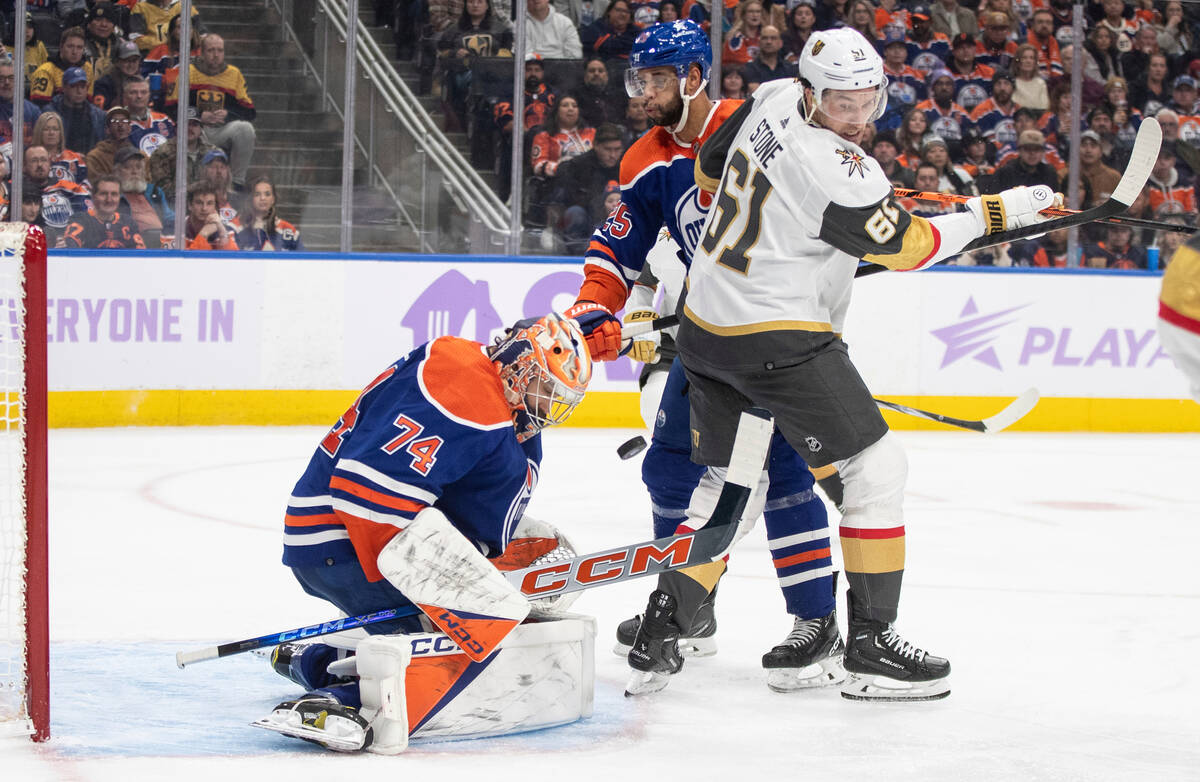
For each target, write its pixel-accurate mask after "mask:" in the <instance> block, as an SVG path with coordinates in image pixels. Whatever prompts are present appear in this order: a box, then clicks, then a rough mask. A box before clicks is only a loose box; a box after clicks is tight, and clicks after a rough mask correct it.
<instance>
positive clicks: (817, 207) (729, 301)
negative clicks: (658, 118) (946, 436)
mask: <svg viewBox="0 0 1200 782" xmlns="http://www.w3.org/2000/svg"><path fill="white" fill-rule="evenodd" d="M886 85H887V82H886V78H885V76H884V74H883V63H882V60H880V58H879V55H878V54H877V53H876V51H875V49H874V47H873V46H872V44H871V43H870V42H868V41H867V40H866V39H865V38H863V37H862V36H861V35H860V34H859V33H857V32H855V31H853V30H850V29H839V30H827V31H821V32H817V33H814V34H813V35H812V37H810V38H809V40H808V42H807V44H806V45H805V47H804V51H803V53H802V55H801V59H800V78H799V79H798V80H778V81H773V82H768V83H766V84H764V85H762V86H761V87H760V88H759V89H758V91H757V92H756V93H755V94H754V96H753V98H751V99H750V100H748V101H747V102H746V103H745V104H743V106H742V107H741V108H740V109H739V111H738V112H737V113H736V114H735V115H734V116H732V117H730V119H729V120H728V121H727V122H726V123H725V124H724V125H722V127H721V128H720V129H719V130H718V131H717V133H715V134H714V135H713V137H712V138H710V139H709V140H708V141H707V142H706V143H705V146H704V147H703V149H702V150H701V152H700V156H699V158H698V159H697V164H696V171H697V174H696V176H697V179H698V180H699V181H705V182H706V183H708V184H715V185H717V186H716V187H715V188H714V189H715V190H716V191H717V200H716V203H715V204H714V205H713V208H712V209H711V210H710V211H709V214H708V219H707V222H706V224H705V231H704V234H703V238H702V239H701V241H700V246H699V248H698V249H697V251H696V254H695V257H694V260H693V263H692V266H691V270H690V272H689V275H688V288H687V295H686V299H685V302H684V306H683V310H682V312H683V318H682V319H681V323H680V329H679V337H678V346H679V351H680V356H681V358H682V360H683V364H684V367H685V369H686V371H687V377H688V380H689V382H690V384H691V397H690V404H691V426H692V443H693V450H692V456H693V458H694V459H696V460H697V461H700V462H701V463H703V464H707V465H710V466H712V467H716V468H721V467H724V466H725V464H726V462H725V458H726V455H727V454H728V453H729V447H730V444H731V443H732V438H733V432H734V428H735V427H736V423H737V416H738V414H739V412H740V411H741V410H744V409H746V408H747V407H750V406H754V405H757V406H761V407H765V408H767V409H769V410H771V411H772V412H773V413H774V414H775V416H776V421H777V423H778V426H779V428H780V429H781V431H782V432H783V434H784V436H785V437H786V438H787V440H788V441H789V442H790V443H791V444H792V446H793V447H794V448H796V450H797V451H799V452H800V453H801V454H802V455H803V456H804V457H805V461H807V462H808V464H809V466H810V467H812V468H820V467H824V466H827V465H834V466H836V467H837V469H838V471H839V472H840V473H841V475H842V481H843V484H844V498H843V517H842V523H841V525H842V526H841V544H842V554H843V560H844V565H845V570H846V575H847V579H848V581H849V585H850V590H849V593H848V598H847V599H848V602H849V636H848V638H847V648H846V652H845V657H844V664H845V668H846V671H847V672H848V673H849V674H850V676H849V677H848V679H847V681H846V684H845V685H843V688H842V694H843V695H844V696H845V697H847V698H851V699H857V700H932V699H935V698H941V697H945V696H946V695H948V694H949V681H948V675H949V672H950V663H949V662H948V661H947V660H945V659H943V658H940V657H935V656H933V655H931V654H928V653H926V652H925V651H923V650H921V649H919V648H917V647H915V646H913V645H912V644H911V643H909V642H908V641H905V640H904V639H902V638H901V637H900V636H899V635H898V634H897V633H896V631H895V629H894V628H893V626H892V622H893V621H894V620H895V619H896V614H897V607H898V604H899V599H900V585H901V579H902V576H903V571H904V514H903V508H902V498H903V493H904V483H905V477H906V469H907V467H906V460H905V455H904V452H903V450H902V449H901V447H900V445H899V443H898V442H897V441H896V439H895V438H894V437H892V436H891V435H890V434H889V433H888V428H887V424H886V423H884V420H883V417H882V416H881V415H880V413H879V410H878V408H877V406H876V405H875V403H874V401H873V400H872V398H871V393H870V391H869V390H868V389H867V386H866V384H865V383H864V382H863V380H862V378H861V377H860V376H859V374H858V371H857V370H856V369H855V367H854V365H853V364H852V363H851V362H850V360H849V357H848V355H847V351H846V346H845V344H844V343H843V342H842V340H841V338H840V334H841V332H842V328H843V322H844V319H845V315H846V310H847V307H848V305H849V303H850V289H851V283H852V281H853V278H854V272H855V269H856V268H857V266H858V263H859V260H860V259H864V260H867V261H870V262H873V263H877V264H881V265H884V266H887V267H889V268H891V269H894V270H897V271H907V270H913V269H920V268H924V267H927V266H929V265H931V264H933V263H936V262H937V261H939V260H942V259H944V258H947V257H949V256H951V255H954V254H956V253H958V252H960V251H961V250H962V248H963V247H965V246H966V245H967V244H968V243H969V242H970V241H972V240H974V239H975V238H977V237H980V236H983V235H985V234H988V233H993V232H997V231H1003V230H1006V229H1011V228H1015V227H1018V226H1024V225H1029V224H1032V223H1033V222H1037V221H1039V220H1041V219H1043V218H1041V217H1040V216H1039V215H1038V211H1039V210H1041V209H1044V208H1046V207H1049V206H1052V205H1054V204H1055V203H1057V202H1059V197H1057V196H1056V194H1055V193H1053V192H1052V191H1051V190H1050V189H1049V188H1046V187H1044V186H1043V187H1035V188H1023V187H1022V188H1014V189H1012V190H1007V191H1004V192H1002V193H1000V194H998V195H993V196H983V197H980V198H974V199H971V201H970V202H968V204H967V211H965V212H962V213H959V214H948V215H939V216H937V217H932V218H929V219H924V218H920V217H914V216H912V215H910V214H909V213H908V212H906V211H905V210H904V209H903V207H901V206H900V205H899V204H898V203H897V201H896V199H895V198H894V196H893V193H892V188H891V185H890V184H889V182H888V179H887V177H886V176H885V175H884V173H883V172H882V171H881V170H880V168H879V165H878V164H877V163H876V162H875V161H874V160H873V159H871V158H870V157H868V156H867V154H866V153H865V152H864V151H863V150H862V149H861V148H860V147H859V145H858V142H859V141H860V140H861V139H862V138H863V133H864V131H865V128H866V126H867V124H868V123H870V122H871V121H872V120H874V119H876V118H877V117H878V116H879V115H880V113H881V112H882V110H883V108H884V106H885V105H886V101H887V91H886ZM718 179H719V180H720V181H719V182H717V181H716V180H718ZM721 474H722V471H721V470H719V469H718V470H716V471H712V470H710V471H709V473H708V474H706V478H705V480H714V479H718V480H719V478H720V475H721Z"/></svg>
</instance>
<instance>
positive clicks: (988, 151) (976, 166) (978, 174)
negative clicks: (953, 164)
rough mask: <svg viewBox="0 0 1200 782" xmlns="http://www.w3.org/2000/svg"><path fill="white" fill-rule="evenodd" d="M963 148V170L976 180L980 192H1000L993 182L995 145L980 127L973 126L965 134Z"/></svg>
mask: <svg viewBox="0 0 1200 782" xmlns="http://www.w3.org/2000/svg"><path fill="white" fill-rule="evenodd" d="M1014 130H1015V128H1014ZM962 148H963V154H962V160H961V161H960V162H961V164H962V167H963V170H964V171H966V172H967V173H968V174H970V175H971V178H972V179H974V180H975V182H976V183H977V184H978V186H979V190H980V192H982V193H996V192H999V191H998V190H996V188H995V187H993V186H992V184H991V176H992V174H994V173H996V147H995V145H994V144H991V143H990V142H989V141H988V140H987V139H986V138H984V136H983V134H982V133H980V132H979V130H978V129H976V128H972V129H971V130H968V131H967V132H966V133H965V134H963V143H962Z"/></svg>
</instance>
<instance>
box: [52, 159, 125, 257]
mask: <svg viewBox="0 0 1200 782" xmlns="http://www.w3.org/2000/svg"><path fill="white" fill-rule="evenodd" d="M92 204H93V206H92V208H91V209H88V210H87V211H85V212H76V213H75V214H73V215H72V216H71V219H70V221H68V223H67V226H66V228H65V229H64V230H63V232H62V235H61V236H59V237H58V241H57V243H56V245H55V246H56V247H66V248H69V249H72V248H80V247H81V248H84V249H88V250H145V249H146V243H145V241H143V239H142V235H141V234H140V233H138V228H137V224H136V223H134V222H133V219H132V218H131V217H129V215H123V214H121V210H120V207H121V182H120V180H118V179H117V178H116V177H115V176H113V175H112V174H105V175H104V176H101V177H97V179H96V182H95V187H94V190H93V192H92Z"/></svg>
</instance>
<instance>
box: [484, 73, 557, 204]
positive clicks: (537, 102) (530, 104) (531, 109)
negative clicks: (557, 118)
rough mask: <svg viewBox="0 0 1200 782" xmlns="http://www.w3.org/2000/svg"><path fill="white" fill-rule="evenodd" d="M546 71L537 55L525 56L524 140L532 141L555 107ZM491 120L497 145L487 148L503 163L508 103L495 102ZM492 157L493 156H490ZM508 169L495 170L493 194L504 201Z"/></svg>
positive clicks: (507, 135) (509, 134) (506, 147)
mask: <svg viewBox="0 0 1200 782" xmlns="http://www.w3.org/2000/svg"><path fill="white" fill-rule="evenodd" d="M545 75H546V69H545V67H544V66H543V64H542V57H541V55H539V54H529V55H526V56H525V116H524V122H523V124H524V126H525V137H526V138H528V139H532V138H533V137H534V136H535V135H536V132H537V130H538V129H540V128H541V126H542V123H543V122H545V121H546V118H547V117H548V116H549V115H550V112H551V111H553V110H554V105H555V103H557V102H558V96H557V95H555V94H554V93H553V92H551V90H550V88H549V87H547V86H546V84H545V81H544V80H545ZM492 116H493V120H494V124H493V127H494V129H495V132H494V134H492V135H493V137H494V138H496V139H497V141H496V142H495V143H494V144H491V145H490V146H491V147H492V148H493V150H495V149H498V150H499V151H500V155H499V159H500V160H501V161H504V160H506V158H508V156H509V150H510V149H511V148H512V122H513V108H512V104H511V103H509V102H508V101H499V102H498V103H496V105H495V106H494V107H493V109H492ZM493 156H494V155H493ZM511 175H512V174H511V168H510V167H509V166H508V165H503V164H502V165H500V167H499V169H498V170H497V191H498V195H499V196H500V197H501V198H504V199H507V198H508V193H509V188H510V182H509V177H511Z"/></svg>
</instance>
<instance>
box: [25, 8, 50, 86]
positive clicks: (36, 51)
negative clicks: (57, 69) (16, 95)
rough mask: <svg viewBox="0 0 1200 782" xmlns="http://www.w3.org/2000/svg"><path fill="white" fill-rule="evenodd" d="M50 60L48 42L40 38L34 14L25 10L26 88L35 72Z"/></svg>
mask: <svg viewBox="0 0 1200 782" xmlns="http://www.w3.org/2000/svg"><path fill="white" fill-rule="evenodd" d="M48 62H50V52H48V51H46V44H45V43H43V42H42V41H41V39H40V38H38V34H37V25H35V24H34V23H33V14H31V13H29V12H28V11H26V12H25V89H26V90H28V89H29V85H30V83H32V81H33V72H34V71H36V70H37V69H38V68H39V67H40V66H42V65H43V64H45V63H48Z"/></svg>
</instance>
